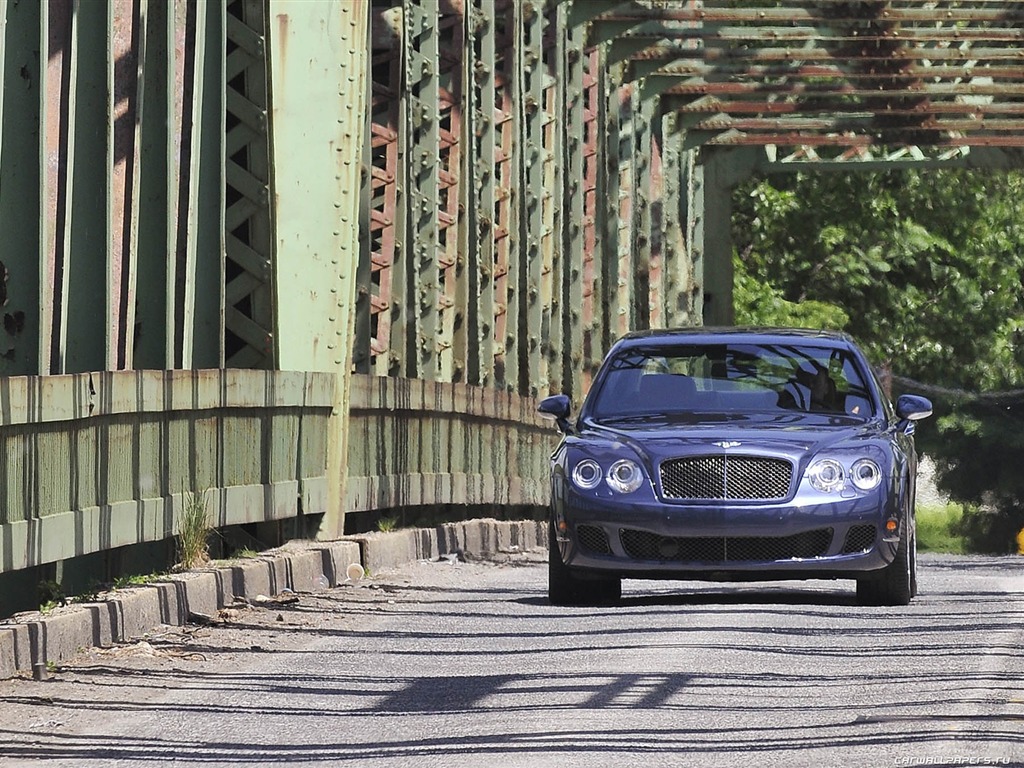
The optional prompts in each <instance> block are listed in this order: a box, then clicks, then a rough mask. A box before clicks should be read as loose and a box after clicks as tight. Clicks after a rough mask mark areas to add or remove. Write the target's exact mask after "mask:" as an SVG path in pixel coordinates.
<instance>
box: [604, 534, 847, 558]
mask: <svg viewBox="0 0 1024 768" xmlns="http://www.w3.org/2000/svg"><path fill="white" fill-rule="evenodd" d="M832 534H833V530H832V529H831V528H819V529H818V530H815V531H805V532H804V533H797V534H794V535H792V536H659V535H658V534H656V533H650V532H648V531H638V530H634V529H630V528H623V529H621V530H620V531H619V540H620V541H621V542H622V548H623V549H624V550H625V551H626V554H627V555H629V556H630V557H631V558H633V559H634V560H654V561H657V562H677V563H705V564H707V563H749V562H764V563H771V562H776V561H779V560H791V559H793V558H798V559H801V560H803V559H809V558H814V557H824V556H825V555H826V554H827V553H828V551H829V548H830V547H831V546H832Z"/></svg>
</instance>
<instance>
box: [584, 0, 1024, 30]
mask: <svg viewBox="0 0 1024 768" xmlns="http://www.w3.org/2000/svg"><path fill="white" fill-rule="evenodd" d="M857 5H861V4H859V3H858V4H853V3H842V2H836V3H831V4H829V3H819V4H817V5H813V6H810V7H797V6H792V5H788V6H782V7H775V8H716V7H713V6H711V5H709V4H704V5H702V6H700V7H685V6H684V7H678V6H658V7H654V6H652V7H643V6H637V7H634V8H632V9H631V10H629V11H628V12H623V11H620V10H614V11H609V12H607V13H603V14H601V15H600V16H598V17H597V20H599V21H601V22H623V23H631V24H640V23H643V22H646V21H658V22H666V21H668V22H692V23H702V24H723V23H729V22H741V23H742V22H748V23H753V24H760V25H764V24H770V25H774V24H780V23H786V22H792V23H803V24H822V25H836V24H857V23H862V22H863V21H865V19H871V20H872V21H875V20H877V21H878V22H879V23H886V24H906V23H917V24H925V23H937V24H960V23H991V24H998V23H1000V22H1020V21H1024V9H1021V8H1011V9H1006V8H1005V7H1003V8H999V9H995V8H964V7H959V6H956V5H952V4H945V3H935V4H934V5H933V7H924V8H922V7H920V6H921V4H920V3H918V2H915V3H913V5H916V6H918V7H916V8H894V7H892V6H891V5H887V6H885V7H882V8H879V7H878V6H873V5H866V4H865V5H861V7H865V8H866V10H865V11H864V13H863V14H862V15H856V14H854V13H852V12H851V10H850V9H851V8H853V7H857ZM1000 5H1002V6H1005V5H1006V4H1005V3H1001V4H1000ZM830 7H835V8H838V9H839V10H838V12H835V13H833V12H832V11H830V10H829V9H830ZM876 9H877V10H876Z"/></svg>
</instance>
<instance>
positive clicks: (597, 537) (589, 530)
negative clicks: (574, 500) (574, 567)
mask: <svg viewBox="0 0 1024 768" xmlns="http://www.w3.org/2000/svg"><path fill="white" fill-rule="evenodd" d="M576 539H577V540H578V541H579V543H580V547H582V548H583V549H585V550H586V551H587V552H590V553H591V554H595V555H610V554H611V553H612V547H611V544H609V543H608V534H607V533H605V531H604V528H598V527H597V526H596V525H577V526H576Z"/></svg>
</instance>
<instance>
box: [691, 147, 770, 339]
mask: <svg viewBox="0 0 1024 768" xmlns="http://www.w3.org/2000/svg"><path fill="white" fill-rule="evenodd" d="M757 159H758V158H757V150H756V149H749V148H744V149H728V150H718V149H704V150H702V152H701V161H702V164H703V166H704V172H703V222H702V226H701V227H699V229H698V236H697V237H696V238H695V239H696V240H697V242H696V243H695V245H696V247H697V248H699V249H700V252H701V255H702V259H701V261H702V263H703V266H704V280H703V283H704V324H705V325H732V324H733V322H734V313H733V305H732V281H733V268H732V232H731V227H732V191H733V189H734V188H735V187H736V185H737V184H739V183H740V182H741V181H743V180H744V179H746V178H748V177H749V176H750V174H751V173H753V172H754V168H755V166H756V165H757Z"/></svg>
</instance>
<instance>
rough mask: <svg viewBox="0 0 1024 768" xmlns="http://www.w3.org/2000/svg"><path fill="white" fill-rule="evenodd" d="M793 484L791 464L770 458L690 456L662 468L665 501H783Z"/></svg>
mask: <svg viewBox="0 0 1024 768" xmlns="http://www.w3.org/2000/svg"><path fill="white" fill-rule="evenodd" d="M792 481H793V465H792V463H790V462H789V461H786V460H785V459H776V458H771V457H767V456H729V455H725V454H719V455H714V456H688V457H685V458H681V459H669V460H668V461H665V462H663V463H662V465H661V488H662V493H663V494H664V496H665V498H666V499H728V500H737V501H738V500H757V501H765V500H771V499H784V498H786V497H787V496H789V487H790V484H791V483H792Z"/></svg>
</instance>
